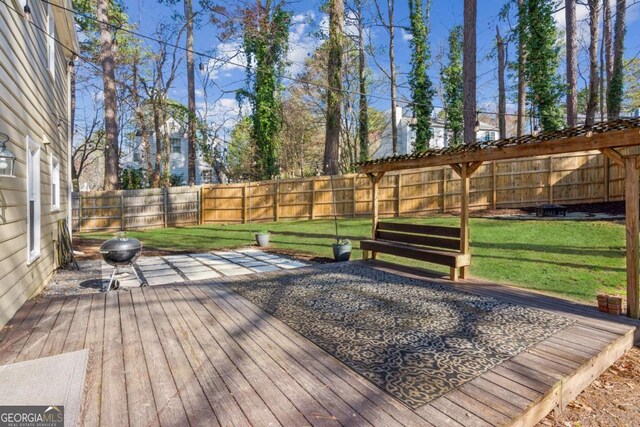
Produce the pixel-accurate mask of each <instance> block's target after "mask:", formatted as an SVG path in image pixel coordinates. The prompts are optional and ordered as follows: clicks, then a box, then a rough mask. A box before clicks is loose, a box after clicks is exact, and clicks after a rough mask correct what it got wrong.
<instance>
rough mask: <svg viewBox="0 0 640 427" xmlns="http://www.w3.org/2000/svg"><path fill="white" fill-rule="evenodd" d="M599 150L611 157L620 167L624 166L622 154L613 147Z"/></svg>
mask: <svg viewBox="0 0 640 427" xmlns="http://www.w3.org/2000/svg"><path fill="white" fill-rule="evenodd" d="M600 152H601V153H602V154H604V155H605V157H608V158H609V159H611V161H612V162H613V163H615V164H616V165H618V166H620V167H624V159H623V158H622V154H620V153H619V152H618V151H617V150H616V149H615V148H601V149H600Z"/></svg>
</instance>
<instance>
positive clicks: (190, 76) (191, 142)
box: [184, 0, 196, 185]
mask: <svg viewBox="0 0 640 427" xmlns="http://www.w3.org/2000/svg"><path fill="white" fill-rule="evenodd" d="M184 16H185V18H186V19H187V96H188V98H189V100H188V104H187V108H188V109H189V123H188V129H187V140H188V148H187V151H188V152H189V158H188V164H187V168H188V174H187V175H188V180H187V183H188V184H189V185H194V184H195V183H196V89H195V74H194V68H193V65H194V64H193V63H194V59H193V5H192V3H191V0H184Z"/></svg>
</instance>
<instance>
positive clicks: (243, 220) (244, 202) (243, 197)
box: [242, 183, 247, 224]
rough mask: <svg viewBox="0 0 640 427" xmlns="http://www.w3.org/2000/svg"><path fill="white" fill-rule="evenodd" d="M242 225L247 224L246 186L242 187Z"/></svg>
mask: <svg viewBox="0 0 640 427" xmlns="http://www.w3.org/2000/svg"><path fill="white" fill-rule="evenodd" d="M242 223H243V224H246V223H247V184H246V183H245V184H244V186H243V187H242Z"/></svg>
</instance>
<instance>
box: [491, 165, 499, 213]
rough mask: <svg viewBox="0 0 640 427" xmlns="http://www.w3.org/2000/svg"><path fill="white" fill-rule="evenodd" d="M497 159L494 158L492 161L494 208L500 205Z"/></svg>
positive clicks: (492, 198)
mask: <svg viewBox="0 0 640 427" xmlns="http://www.w3.org/2000/svg"><path fill="white" fill-rule="evenodd" d="M496 163H497V162H496V161H495V160H494V161H493V162H492V163H491V182H492V184H491V190H492V193H493V195H492V197H491V202H492V203H493V210H496V209H497V207H498V189H497V186H496V183H497V181H498V177H497V175H496Z"/></svg>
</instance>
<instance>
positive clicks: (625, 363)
mask: <svg viewBox="0 0 640 427" xmlns="http://www.w3.org/2000/svg"><path fill="white" fill-rule="evenodd" d="M638 402H640V348H638V347H634V348H632V349H631V350H629V351H627V352H626V353H625V355H624V356H623V357H622V358H621V359H620V360H618V361H617V362H616V363H614V364H613V366H611V367H610V368H609V369H607V370H606V371H605V372H604V373H603V374H602V375H600V377H598V379H597V380H595V381H594V382H593V383H592V384H591V385H590V386H589V387H587V388H586V389H585V390H584V391H583V392H582V393H580V394H579V395H578V397H577V398H576V399H575V400H573V401H572V402H570V403H569V404H568V405H567V408H566V409H565V411H564V412H562V413H559V414H558V413H555V412H554V413H551V414H549V415H548V416H547V417H546V418H545V419H544V420H542V421H541V422H540V423H538V426H563V427H564V426H636V425H638V424H639V423H640V405H639V404H638Z"/></svg>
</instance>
